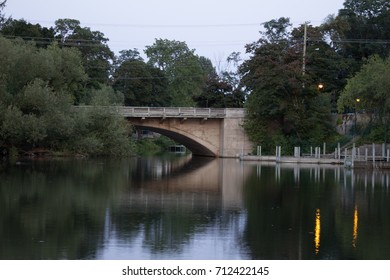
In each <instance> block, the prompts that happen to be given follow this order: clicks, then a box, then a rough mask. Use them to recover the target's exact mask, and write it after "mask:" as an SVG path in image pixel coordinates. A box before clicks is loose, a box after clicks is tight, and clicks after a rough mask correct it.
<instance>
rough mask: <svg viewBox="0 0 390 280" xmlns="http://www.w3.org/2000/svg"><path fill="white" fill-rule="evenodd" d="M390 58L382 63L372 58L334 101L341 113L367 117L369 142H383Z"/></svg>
mask: <svg viewBox="0 0 390 280" xmlns="http://www.w3.org/2000/svg"><path fill="white" fill-rule="evenodd" d="M389 77H390V57H388V58H386V59H382V58H381V57H380V56H379V55H375V56H372V57H370V58H369V59H368V61H367V63H366V64H364V65H363V66H362V68H361V70H360V71H359V72H358V73H357V74H356V75H355V76H354V77H352V78H350V79H349V80H348V83H347V85H346V87H345V89H344V91H343V92H342V94H341V96H340V99H339V101H338V109H339V112H340V113H343V112H344V111H345V110H346V109H347V110H349V111H353V112H356V111H359V110H364V112H365V113H366V114H369V115H371V123H370V126H369V128H371V131H368V133H371V136H369V138H372V139H370V140H372V141H378V140H383V139H384V140H385V142H386V140H387V137H388V135H387V134H388V129H387V126H388V122H389V116H390V96H389V88H390V80H389Z"/></svg>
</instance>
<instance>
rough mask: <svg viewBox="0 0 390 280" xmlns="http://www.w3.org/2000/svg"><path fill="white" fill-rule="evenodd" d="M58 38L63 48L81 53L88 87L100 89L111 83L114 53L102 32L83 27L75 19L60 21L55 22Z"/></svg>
mask: <svg viewBox="0 0 390 280" xmlns="http://www.w3.org/2000/svg"><path fill="white" fill-rule="evenodd" d="M54 30H55V32H56V37H57V38H58V39H59V40H60V41H61V46H66V47H75V48H78V50H79V51H80V52H81V55H82V58H83V65H84V68H85V71H86V72H87V74H88V77H89V81H88V83H87V86H88V87H91V88H99V87H100V85H101V84H107V83H108V81H109V76H110V71H111V62H112V61H113V60H114V53H113V52H112V51H111V50H110V48H109V46H108V45H107V42H108V39H107V38H105V36H104V34H103V33H102V32H100V31H92V30H91V29H90V28H88V27H81V26H80V22H79V21H78V20H74V19H58V20H56V22H55V28H54Z"/></svg>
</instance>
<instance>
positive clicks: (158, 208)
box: [0, 157, 390, 260]
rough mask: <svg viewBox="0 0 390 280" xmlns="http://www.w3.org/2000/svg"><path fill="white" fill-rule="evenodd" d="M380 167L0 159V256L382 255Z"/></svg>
mask: <svg viewBox="0 0 390 280" xmlns="http://www.w3.org/2000/svg"><path fill="white" fill-rule="evenodd" d="M389 176H390V173H385V172H379V171H375V172H366V171H356V170H355V171H351V170H345V169H344V168H343V167H339V166H326V167H325V166H317V165H309V166H296V165H272V164H270V165H264V164H263V165H262V164H260V163H249V162H244V163H243V162H239V161H237V160H234V159H210V158H191V157H156V158H133V159H127V160H118V159H111V160H107V159H93V160H91V159H77V160H35V161H21V162H19V163H18V164H16V165H2V166H1V167H0V259H27V260H30V259H46V260H47V259H112V260H113V259H186V260H189V259H276V260H283V259H361V260H366V259H388V260H389V259H390V195H389Z"/></svg>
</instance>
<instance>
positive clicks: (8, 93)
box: [0, 0, 390, 155]
mask: <svg viewBox="0 0 390 280" xmlns="http://www.w3.org/2000/svg"><path fill="white" fill-rule="evenodd" d="M5 7H6V1H4V2H2V3H1V4H0V65H1V68H0V80H1V84H0V95H1V100H0V118H1V120H2V122H1V126H0V141H1V143H0V145H1V146H3V147H4V146H7V147H17V148H23V149H28V148H33V147H48V148H50V149H58V150H69V151H72V152H80V153H88V154H118V155H119V154H127V153H130V152H131V151H132V150H133V148H132V147H133V146H134V144H133V143H132V142H131V141H130V140H129V138H128V135H129V131H130V129H131V128H129V127H128V124H126V123H125V122H124V121H123V120H120V118H119V117H118V116H115V115H113V114H111V113H110V112H106V111H104V110H103V109H97V108H95V109H91V110H90V111H88V110H84V111H82V112H81V111H78V112H74V107H73V105H113V104H116V105H128V106H155V107H156V106H197V107H245V108H246V109H247V120H246V122H245V124H244V126H245V129H246V131H247V132H248V134H249V136H250V139H251V140H252V141H253V142H254V144H255V145H262V146H263V147H264V151H267V150H268V151H272V150H273V147H274V146H275V145H283V146H284V147H286V150H287V151H288V150H289V149H292V148H293V147H294V146H303V147H305V146H308V145H315V144H320V143H322V142H324V141H326V142H336V141H338V140H339V138H340V136H339V135H337V133H336V132H335V122H334V119H333V118H332V113H333V114H334V113H337V112H338V113H348V112H356V111H357V110H364V112H366V113H369V115H370V116H371V118H370V125H369V126H367V127H365V128H364V131H363V128H361V133H363V132H364V135H365V136H366V137H367V138H370V139H372V140H378V139H383V137H385V139H386V136H387V119H388V117H387V115H388V112H389V111H390V110H388V109H390V108H388V106H390V101H389V100H388V99H389V98H388V97H387V96H388V95H387V89H388V86H387V83H388V80H389V79H388V77H389V66H388V65H389V62H388V55H389V47H390V28H389V22H390V4H389V3H388V1H386V0H345V2H344V7H343V9H341V10H339V11H338V13H337V14H336V15H332V16H329V17H328V18H327V19H326V20H325V21H324V23H323V24H321V25H320V26H313V25H311V24H310V23H305V24H301V25H300V26H298V27H295V28H294V27H293V26H292V24H291V22H290V20H289V19H288V18H285V17H282V18H279V19H274V20H270V21H268V22H266V23H265V24H263V29H262V30H263V31H260V33H259V35H260V36H259V39H258V40H256V41H255V42H253V43H250V44H248V45H247V46H246V53H247V56H249V58H247V59H245V60H242V59H241V57H240V54H239V53H232V54H231V55H230V56H229V57H228V59H227V62H228V63H230V64H231V65H233V66H236V69H235V70H223V71H219V72H218V71H216V69H215V67H214V66H213V64H212V62H211V61H210V60H209V59H208V58H206V57H203V56H198V55H197V54H196V53H195V51H196V50H194V49H190V48H189V47H188V46H187V44H186V43H185V42H180V41H176V40H166V39H156V40H155V42H154V43H153V44H152V45H150V46H146V47H145V49H144V54H145V55H146V57H147V60H146V61H145V59H144V58H143V57H142V55H141V54H140V52H139V50H137V49H127V50H123V51H121V52H119V55H117V56H116V55H115V54H114V53H113V52H112V51H111V50H110V48H109V46H108V41H109V40H108V38H106V37H105V35H104V34H103V33H102V32H100V31H94V30H91V29H90V28H89V27H83V26H82V25H81V23H80V21H78V20H75V19H58V20H57V21H56V22H55V25H54V26H53V27H43V26H41V25H39V24H31V23H29V22H27V21H25V20H23V19H21V20H17V19H12V18H8V17H6V15H5V14H4V13H3V11H5ZM304 50H305V52H304ZM229 69H230V68H229ZM356 100H359V102H357V101H356ZM107 127H110V128H116V131H115V133H113V132H112V131H110V133H108V132H107V131H108V129H107ZM115 134H116V135H115Z"/></svg>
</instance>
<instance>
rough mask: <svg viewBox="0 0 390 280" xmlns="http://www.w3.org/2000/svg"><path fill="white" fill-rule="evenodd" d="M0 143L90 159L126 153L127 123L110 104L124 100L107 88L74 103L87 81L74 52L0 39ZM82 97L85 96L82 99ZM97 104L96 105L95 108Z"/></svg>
mask: <svg viewBox="0 0 390 280" xmlns="http://www.w3.org/2000/svg"><path fill="white" fill-rule="evenodd" d="M0 63H1V65H5V67H0V80H1V83H0V96H1V99H0V145H2V146H6V147H15V148H17V149H23V150H28V149H32V148H35V147H40V148H47V149H52V150H58V151H71V152H73V153H83V154H91V155H129V154H131V153H132V152H133V150H134V148H133V144H132V142H131V140H130V139H129V137H128V136H129V131H130V130H129V129H130V127H129V124H128V123H127V122H126V121H125V120H124V119H123V117H122V116H119V115H118V114H115V112H113V111H112V110H110V109H109V106H108V105H111V104H114V103H115V104H118V103H121V102H122V101H123V97H122V95H121V94H120V93H117V92H115V91H114V90H113V89H112V88H111V87H109V86H101V88H100V89H99V90H92V91H91V93H90V94H89V95H88V98H89V100H88V102H90V103H91V104H93V105H98V106H97V107H91V108H87V109H85V110H81V109H80V110H77V109H75V108H74V107H73V106H72V105H73V104H74V100H75V99H76V98H77V95H76V93H77V91H78V88H79V86H80V84H82V83H83V81H84V80H85V78H86V75H85V72H84V70H83V67H82V65H81V56H80V53H79V51H78V50H77V49H74V48H63V49H61V48H59V46H58V45H56V44H54V45H51V46H49V47H48V48H47V49H42V48H37V47H36V46H35V45H34V44H33V43H31V42H24V41H22V40H8V39H5V38H3V37H1V36H0ZM84 98H85V99H86V97H84ZM99 106H100V107H99Z"/></svg>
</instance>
